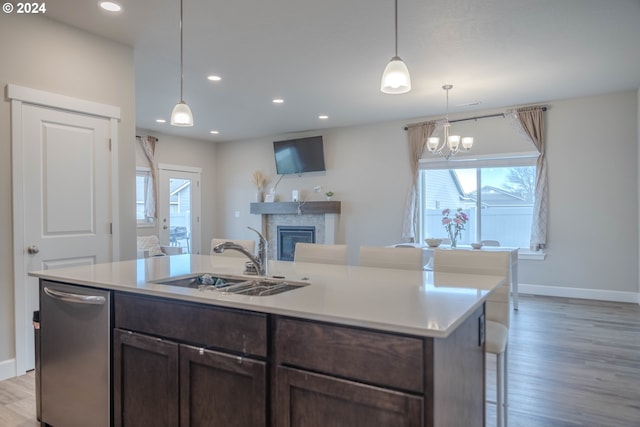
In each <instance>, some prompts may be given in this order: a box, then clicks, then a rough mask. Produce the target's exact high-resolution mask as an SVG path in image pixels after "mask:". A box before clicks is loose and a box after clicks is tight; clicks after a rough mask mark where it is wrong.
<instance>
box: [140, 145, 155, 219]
mask: <svg viewBox="0 0 640 427" xmlns="http://www.w3.org/2000/svg"><path fill="white" fill-rule="evenodd" d="M138 141H139V142H140V145H142V151H144V154H145V156H146V157H147V160H148V161H149V169H150V171H151V173H150V174H149V180H148V181H147V188H146V197H145V204H144V215H145V217H147V218H153V219H156V212H157V211H158V180H157V176H158V162H157V161H156V159H155V152H156V143H157V142H158V138H155V137H153V136H140V137H138Z"/></svg>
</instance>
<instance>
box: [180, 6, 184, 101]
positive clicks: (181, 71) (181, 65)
mask: <svg viewBox="0 0 640 427" xmlns="http://www.w3.org/2000/svg"><path fill="white" fill-rule="evenodd" d="M182 58H183V49H182V0H180V102H184V100H183V99H182V84H183V83H182V81H183V80H184V67H183V59H182Z"/></svg>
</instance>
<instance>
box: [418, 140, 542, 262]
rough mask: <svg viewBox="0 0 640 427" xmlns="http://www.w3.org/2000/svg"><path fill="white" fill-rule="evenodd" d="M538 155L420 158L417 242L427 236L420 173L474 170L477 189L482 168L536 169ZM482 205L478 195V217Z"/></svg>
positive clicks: (479, 226) (479, 228)
mask: <svg viewBox="0 0 640 427" xmlns="http://www.w3.org/2000/svg"><path fill="white" fill-rule="evenodd" d="M539 155H540V154H539V153H538V152H537V151H534V152H522V153H508V154H502V155H485V156H476V157H474V158H469V157H460V158H455V157H454V158H451V159H449V160H445V159H442V158H430V159H425V158H422V159H420V161H419V172H420V175H419V179H418V185H417V190H418V218H419V220H418V223H419V226H418V236H417V237H418V241H419V242H422V241H424V239H425V238H427V237H429V236H423V230H424V227H423V225H422V223H423V221H424V215H425V212H424V191H425V189H424V188H423V179H422V171H424V170H438V169H439V170H442V169H445V170H452V169H476V179H477V182H478V187H481V185H482V182H481V179H480V177H481V174H482V171H481V170H482V169H483V168H502V167H524V166H533V167H537V159H538V157H539ZM481 203H482V197H481V196H480V194H479V197H478V198H477V201H476V209H475V210H476V212H477V215H478V216H480V205H481ZM475 220H476V221H477V224H476V235H475V237H474V238H475V240H476V241H479V240H480V236H481V235H482V220H481V218H475ZM518 249H519V250H520V251H522V252H525V253H528V252H529V246H528V245H527V246H526V247H520V248H518Z"/></svg>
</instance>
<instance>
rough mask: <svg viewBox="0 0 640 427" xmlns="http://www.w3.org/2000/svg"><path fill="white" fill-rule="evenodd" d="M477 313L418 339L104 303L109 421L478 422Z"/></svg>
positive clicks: (160, 301)
mask: <svg viewBox="0 0 640 427" xmlns="http://www.w3.org/2000/svg"><path fill="white" fill-rule="evenodd" d="M483 313H484V307H479V308H478V309H477V310H476V311H475V313H473V314H472V315H471V316H469V317H468V318H467V319H465V320H464V321H463V322H461V323H460V325H459V326H458V328H457V329H456V330H455V331H454V332H453V333H452V334H451V335H449V336H448V337H442V338H428V337H417V336H410V335H402V334H397V333H393V332H385V331H379V330H372V329H365V328H359V327H353V326H344V325H339V324H333V323H325V322H318V321H312V320H304V319H300V318H295V317H287V316H279V315H268V314H265V313H258V312H250V311H244V310H236V309H227V308H222V307H218V306H213V305H206V304H198V303H189V302H184V301H178V300H172V299H167V298H158V297H148V296H142V295H136V294H130V293H122V292H116V293H115V295H114V326H115V330H114V333H113V339H114V347H113V373H114V379H113V384H114V394H113V399H114V402H113V407H114V417H113V418H114V425H115V426H122V427H129V426H134V427H139V426H154V427H155V426H172V427H173V426H185V427H186V426H194V427H195V426H218V425H221V426H225V427H235V426H238V427H240V426H242V427H244V426H251V427H253V426H268V425H271V426H274V427H298V426H302V427H316V426H318V427H320V426H322V427H324V426H332V427H334V426H335V427H343V426H344V427H347V426H348V427H359V426H370V425H375V426H380V427H385V426H392V427H404V426H406V427H413V426H416V427H417V426H424V427H449V426H465V427H481V426H484V403H483V402H484V344H483V343H482V341H479V337H481V330H482V328H483V323H482V321H481V319H482V317H483Z"/></svg>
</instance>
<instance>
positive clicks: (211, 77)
mask: <svg viewBox="0 0 640 427" xmlns="http://www.w3.org/2000/svg"><path fill="white" fill-rule="evenodd" d="M207 79H208V80H211V81H212V82H219V81H220V80H222V77H220V76H214V75H213V74H212V75H210V76H207Z"/></svg>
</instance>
